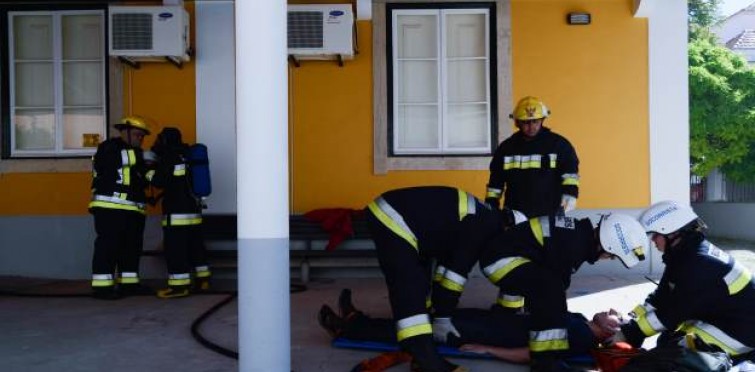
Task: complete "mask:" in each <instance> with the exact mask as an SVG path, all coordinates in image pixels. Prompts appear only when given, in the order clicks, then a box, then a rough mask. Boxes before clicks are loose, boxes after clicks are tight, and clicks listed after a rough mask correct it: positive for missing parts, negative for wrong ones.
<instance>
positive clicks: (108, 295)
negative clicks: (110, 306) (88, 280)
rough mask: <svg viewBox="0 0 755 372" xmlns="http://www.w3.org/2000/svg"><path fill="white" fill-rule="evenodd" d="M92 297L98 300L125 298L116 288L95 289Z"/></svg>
mask: <svg viewBox="0 0 755 372" xmlns="http://www.w3.org/2000/svg"><path fill="white" fill-rule="evenodd" d="M92 297H93V298H96V299H98V300H120V299H121V298H123V295H121V293H120V292H118V291H116V290H115V286H110V287H93V288H92Z"/></svg>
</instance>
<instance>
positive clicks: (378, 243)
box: [366, 186, 503, 372]
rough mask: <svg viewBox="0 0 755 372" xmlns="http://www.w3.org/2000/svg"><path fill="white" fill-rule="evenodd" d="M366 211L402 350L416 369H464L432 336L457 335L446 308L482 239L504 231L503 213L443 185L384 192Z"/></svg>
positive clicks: (449, 308)
mask: <svg viewBox="0 0 755 372" xmlns="http://www.w3.org/2000/svg"><path fill="white" fill-rule="evenodd" d="M367 210H368V213H366V214H367V220H368V226H369V228H370V232H371V233H372V236H373V239H374V241H375V247H376V250H377V256H378V261H379V262H380V268H381V270H382V271H383V274H384V276H385V280H386V284H387V286H388V294H389V297H390V302H391V309H392V312H393V318H394V320H395V321H396V331H397V340H398V342H399V344H400V345H401V347H402V349H404V350H406V351H407V352H409V353H410V354H412V356H413V358H414V359H413V360H414V363H415V365H416V366H418V367H419V368H420V369H419V371H423V372H444V371H454V370H457V371H462V370H464V369H463V368H462V367H457V366H455V365H453V364H451V363H449V362H448V361H446V360H445V359H443V358H442V357H440V355H439V354H438V353H437V352H436V350H435V345H434V343H433V338H434V336H435V338H436V339H437V340H440V341H443V340H445V339H446V337H447V336H448V334H449V333H450V334H455V335H458V332H457V331H456V330H455V329H454V327H453V324H452V323H451V320H450V316H451V312H452V310H453V309H454V308H455V307H456V305H457V303H458V300H459V296H460V295H461V292H462V291H463V289H464V284H465V282H466V280H467V274H468V272H469V271H470V270H471V269H472V267H473V266H474V265H475V263H477V259H478V256H479V253H480V251H481V249H482V247H483V246H484V243H485V242H486V241H487V240H488V239H490V238H492V237H493V236H494V235H495V234H496V233H498V232H500V231H502V230H503V222H502V221H503V218H501V216H500V212H499V211H497V210H492V209H491V208H490V207H488V206H486V205H485V204H483V203H482V202H480V201H479V200H477V199H476V198H475V197H473V196H472V195H471V194H468V193H466V192H464V191H462V190H459V189H456V188H451V187H442V186H428V187H414V188H405V189H397V190H392V191H388V192H386V193H384V194H382V195H381V196H380V197H378V198H377V199H375V200H374V201H373V202H371V203H370V204H369V205H368V206H367ZM433 260H436V261H437V266H436V270H435V276H436V278H435V280H433V278H432V276H433V275H432V266H433ZM431 288H432V289H431ZM431 292H432V299H431V301H430V306H431V310H430V312H432V313H433V314H432V315H433V320H432V322H431V317H430V314H429V313H428V304H427V299H428V295H429V294H430V293H431Z"/></svg>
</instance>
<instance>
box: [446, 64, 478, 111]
mask: <svg viewBox="0 0 755 372" xmlns="http://www.w3.org/2000/svg"><path fill="white" fill-rule="evenodd" d="M486 63H487V61H485V60H466V61H449V62H448V63H447V70H448V71H447V76H446V78H447V83H446V89H447V90H448V93H447V94H448V102H485V101H487V89H488V87H487V81H488V79H487V76H486V74H485V72H486V70H485V65H486Z"/></svg>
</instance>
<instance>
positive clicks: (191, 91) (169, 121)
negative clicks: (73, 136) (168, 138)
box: [0, 2, 196, 215]
mask: <svg viewBox="0 0 755 372" xmlns="http://www.w3.org/2000/svg"><path fill="white" fill-rule="evenodd" d="M158 4H159V3H158ZM186 9H187V10H188V11H189V14H190V17H191V19H193V18H194V14H193V13H194V3H193V2H187V3H186ZM191 34H192V35H194V29H193V23H192V30H191ZM192 40H193V38H192ZM123 69H124V74H123V75H124V104H123V108H124V110H123V112H124V113H125V114H136V115H143V116H145V117H148V118H150V119H152V120H154V121H155V122H156V123H157V126H156V128H153V134H152V135H151V136H147V138H146V139H145V144H144V146H143V147H144V148H145V149H148V148H149V147H150V146H151V145H152V142H153V141H154V139H155V134H156V133H157V132H159V131H160V129H161V128H162V127H164V126H176V127H178V128H180V129H181V132H182V133H183V135H184V141H186V142H194V141H195V139H196V110H195V106H196V105H195V97H196V90H195V81H194V62H193V61H192V62H189V63H186V64H184V65H183V67H182V68H181V69H179V68H177V67H175V66H174V65H172V64H169V63H143V64H141V67H140V68H139V69H132V68H130V67H126V66H124V67H123ZM116 119H117V118H116ZM111 135H116V133H111ZM90 184H91V173H89V172H86V173H10V174H0V215H82V214H86V213H87V204H88V203H89V198H90V197H91V192H90ZM150 212H151V213H156V211H155V210H151V211H150Z"/></svg>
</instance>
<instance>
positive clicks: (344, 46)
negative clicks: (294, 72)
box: [288, 4, 354, 60]
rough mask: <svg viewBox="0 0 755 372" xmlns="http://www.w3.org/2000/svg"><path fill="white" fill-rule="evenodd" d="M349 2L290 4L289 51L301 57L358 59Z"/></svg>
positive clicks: (352, 16) (296, 56)
mask: <svg viewBox="0 0 755 372" xmlns="http://www.w3.org/2000/svg"><path fill="white" fill-rule="evenodd" d="M353 32H354V12H353V11H352V8H351V5H349V4H327V5H325V4H317V5H315V4H311V5H289V6H288V54H289V55H292V56H294V57H295V58H298V59H339V60H340V59H352V58H354V35H353Z"/></svg>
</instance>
